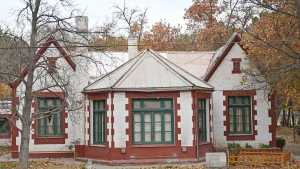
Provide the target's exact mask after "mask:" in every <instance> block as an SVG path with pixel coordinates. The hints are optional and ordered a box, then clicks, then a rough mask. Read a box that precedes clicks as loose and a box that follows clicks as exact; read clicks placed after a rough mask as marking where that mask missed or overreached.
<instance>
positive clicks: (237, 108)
mask: <svg viewBox="0 0 300 169" xmlns="http://www.w3.org/2000/svg"><path fill="white" fill-rule="evenodd" d="M228 99H229V105H228V107H229V119H230V126H229V133H230V134H251V132H252V130H251V97H250V96H229V97H228Z"/></svg>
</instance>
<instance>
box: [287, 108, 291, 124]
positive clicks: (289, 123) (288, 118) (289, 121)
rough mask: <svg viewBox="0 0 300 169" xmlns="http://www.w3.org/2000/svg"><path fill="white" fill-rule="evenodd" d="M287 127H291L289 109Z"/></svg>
mask: <svg viewBox="0 0 300 169" xmlns="http://www.w3.org/2000/svg"><path fill="white" fill-rule="evenodd" d="M287 127H291V111H290V108H288V116H287Z"/></svg>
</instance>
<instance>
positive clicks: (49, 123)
mask: <svg viewBox="0 0 300 169" xmlns="http://www.w3.org/2000/svg"><path fill="white" fill-rule="evenodd" d="M37 101H38V114H37V129H38V133H37V134H38V136H39V137H57V136H62V135H63V132H62V126H61V124H62V112H63V111H62V101H61V99H60V98H40V97H39V98H37Z"/></svg>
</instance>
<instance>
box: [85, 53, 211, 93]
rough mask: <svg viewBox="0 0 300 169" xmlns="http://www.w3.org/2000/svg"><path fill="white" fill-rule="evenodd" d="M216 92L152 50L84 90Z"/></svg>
mask: <svg viewBox="0 0 300 169" xmlns="http://www.w3.org/2000/svg"><path fill="white" fill-rule="evenodd" d="M196 88H197V89H207V90H210V89H212V86H210V85H209V84H207V83H206V82H204V81H202V80H200V79H198V78H197V77H195V76H194V75H192V74H191V73H189V72H187V71H185V70H184V69H183V68H181V67H179V66H177V65H176V64H174V63H172V62H171V61H169V60H168V59H166V58H165V57H163V56H162V55H160V54H159V53H157V52H154V51H152V50H145V51H143V52H141V53H140V54H139V55H137V56H136V57H135V58H133V59H131V60H129V61H128V62H126V63H124V64H123V65H121V66H120V67H118V68H117V69H115V70H114V71H112V72H111V73H109V74H107V75H105V76H103V77H102V78H100V79H99V80H97V81H95V82H94V83H92V84H90V85H89V86H87V87H86V88H85V89H84V90H85V91H86V92H88V91H103V90H117V91H119V90H127V91H128V90H136V91H152V90H190V89H196Z"/></svg>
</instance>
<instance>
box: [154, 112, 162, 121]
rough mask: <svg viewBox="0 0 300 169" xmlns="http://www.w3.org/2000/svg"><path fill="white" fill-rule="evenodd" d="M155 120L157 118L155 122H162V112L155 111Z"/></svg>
mask: <svg viewBox="0 0 300 169" xmlns="http://www.w3.org/2000/svg"><path fill="white" fill-rule="evenodd" d="M154 120H155V122H161V114H160V113H155V115H154Z"/></svg>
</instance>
